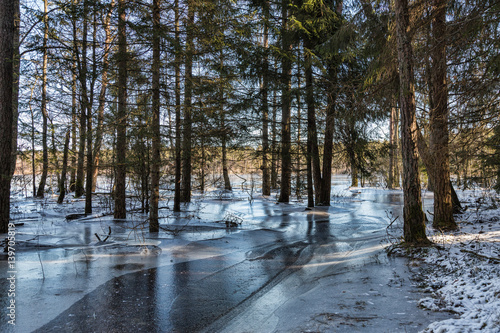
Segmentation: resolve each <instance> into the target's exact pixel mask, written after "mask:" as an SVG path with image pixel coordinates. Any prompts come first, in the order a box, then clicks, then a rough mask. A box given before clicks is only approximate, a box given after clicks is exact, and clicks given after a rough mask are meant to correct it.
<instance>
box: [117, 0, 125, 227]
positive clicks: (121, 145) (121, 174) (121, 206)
mask: <svg viewBox="0 0 500 333" xmlns="http://www.w3.org/2000/svg"><path fill="white" fill-rule="evenodd" d="M125 6H126V0H119V1H118V112H117V120H116V124H117V126H116V127H117V129H116V167H115V170H116V181H115V193H114V195H115V211H114V217H115V218H116V219H124V218H126V217H127V208H126V202H125V186H126V177H127V159H126V153H127V28H126V13H125Z"/></svg>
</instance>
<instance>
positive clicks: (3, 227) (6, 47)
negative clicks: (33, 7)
mask: <svg viewBox="0 0 500 333" xmlns="http://www.w3.org/2000/svg"><path fill="white" fill-rule="evenodd" d="M14 16H15V3H14V1H7V0H3V1H0V233H7V231H8V229H9V220H10V180H11V178H12V177H11V167H12V123H13V110H12V97H13V93H12V85H13V83H14V70H13V69H14V68H13V61H12V60H13V57H14V33H15V32H14V31H15V25H14Z"/></svg>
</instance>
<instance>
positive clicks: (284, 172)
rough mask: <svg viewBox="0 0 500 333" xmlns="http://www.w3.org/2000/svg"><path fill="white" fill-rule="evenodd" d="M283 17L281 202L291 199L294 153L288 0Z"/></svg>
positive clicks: (283, 10) (283, 7) (282, 3)
mask: <svg viewBox="0 0 500 333" xmlns="http://www.w3.org/2000/svg"><path fill="white" fill-rule="evenodd" d="M281 19H282V23H281V24H282V32H281V38H282V50H283V52H285V56H283V60H282V74H281V75H282V91H281V108H282V111H281V186H280V196H279V199H278V201H279V202H289V201H290V182H291V178H292V155H291V133H290V106H291V105H290V104H291V103H290V102H291V83H292V80H291V73H292V63H291V60H290V58H289V57H290V56H291V54H290V53H291V50H292V43H291V41H290V36H289V34H290V33H289V31H288V0H282V2H281Z"/></svg>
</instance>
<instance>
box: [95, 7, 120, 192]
mask: <svg viewBox="0 0 500 333" xmlns="http://www.w3.org/2000/svg"><path fill="white" fill-rule="evenodd" d="M114 6H115V1H114V0H111V3H110V5H109V10H108V13H107V15H106V18H105V20H104V33H105V40H104V54H103V58H102V74H101V91H100V92H99V106H98V107H97V128H96V133H95V143H94V153H93V155H94V156H93V157H94V163H93V165H92V167H93V172H92V191H94V192H95V190H96V186H97V175H98V174H99V160H100V155H101V146H102V136H103V133H104V128H103V126H104V107H105V106H106V91H107V88H108V68H109V60H108V59H109V52H110V50H111V42H112V37H113V36H112V35H111V29H110V22H111V15H112V14H113V8H114Z"/></svg>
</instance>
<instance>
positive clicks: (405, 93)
mask: <svg viewBox="0 0 500 333" xmlns="http://www.w3.org/2000/svg"><path fill="white" fill-rule="evenodd" d="M395 12H396V13H395V14H396V15H395V17H396V38H397V46H398V66H399V83H400V106H401V145H402V146H401V147H402V153H403V195H404V208H403V217H404V227H403V230H404V240H405V242H406V243H407V244H409V245H428V244H430V241H429V240H428V239H427V235H426V234H425V221H424V213H423V211H422V198H421V189H420V174H419V170H418V154H417V146H416V144H417V122H416V116H415V86H414V76H413V51H412V47H411V40H410V36H409V31H408V30H409V14H408V1H407V0H395Z"/></svg>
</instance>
